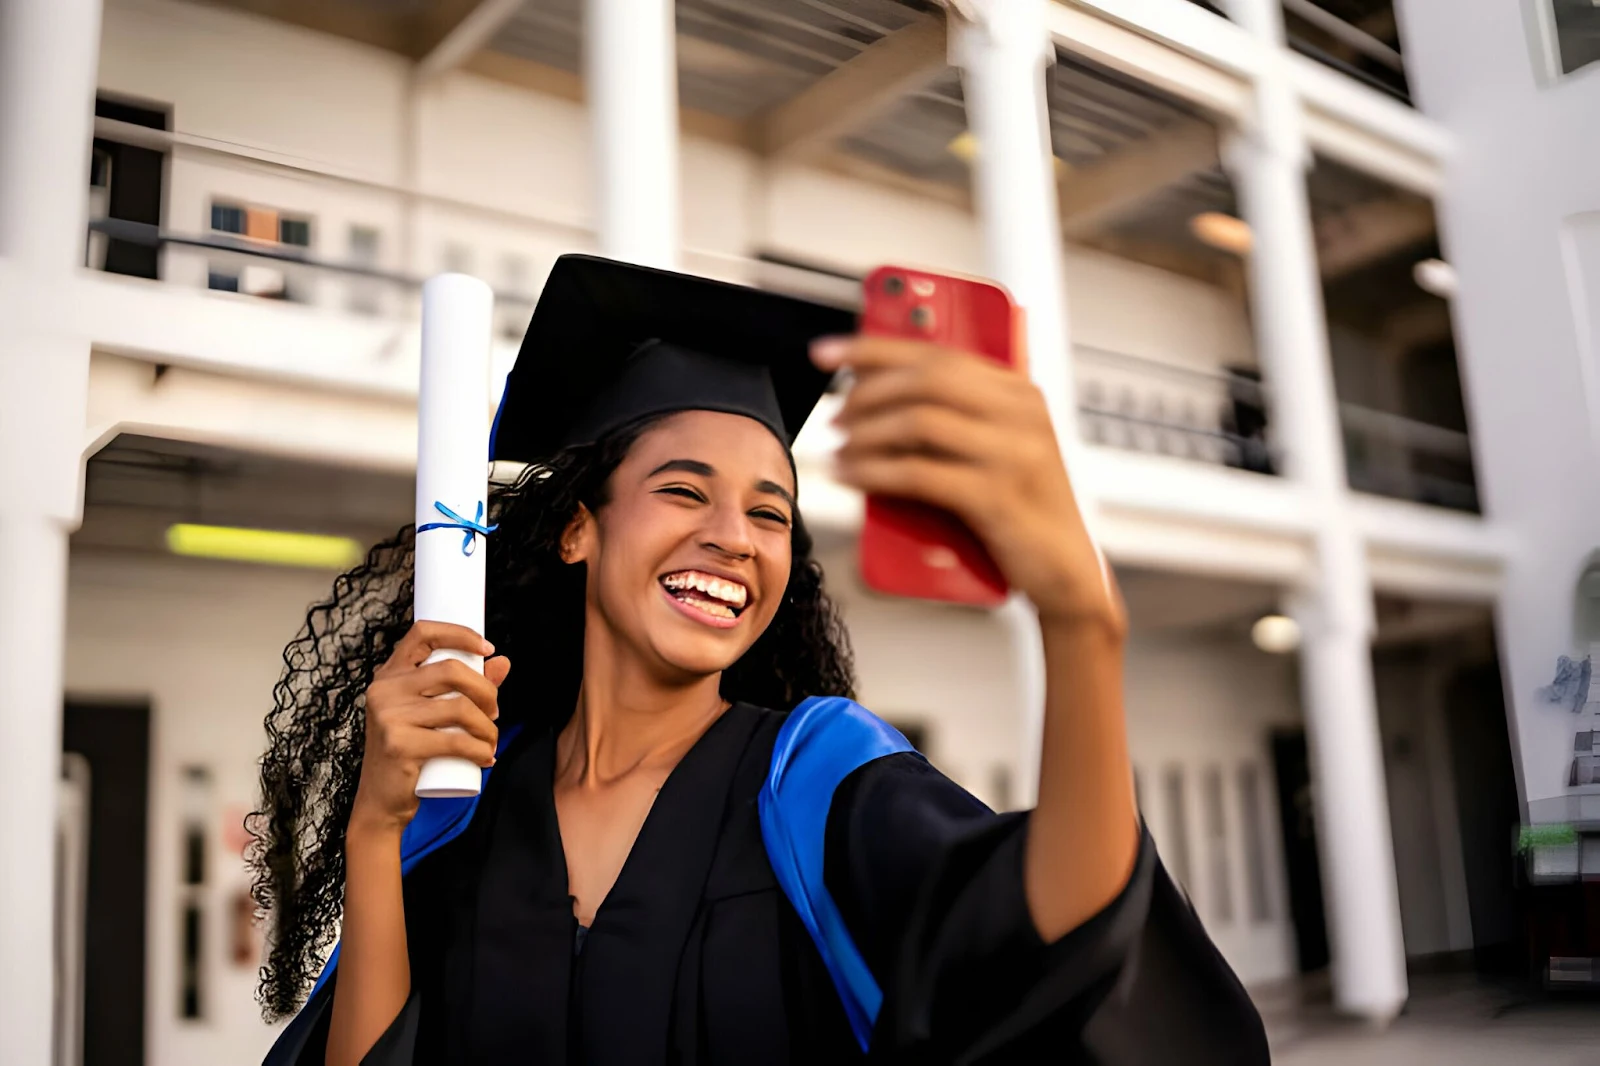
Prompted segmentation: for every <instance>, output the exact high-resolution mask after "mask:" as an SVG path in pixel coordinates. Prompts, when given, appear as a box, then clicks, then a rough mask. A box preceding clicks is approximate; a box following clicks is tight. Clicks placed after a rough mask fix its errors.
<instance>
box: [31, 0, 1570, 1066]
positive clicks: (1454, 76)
mask: <svg viewBox="0 0 1600 1066" xmlns="http://www.w3.org/2000/svg"><path fill="white" fill-rule="evenodd" d="M0 12H3V13H4V14H3V21H0V312H3V315H0V322H3V323H4V325H3V327H0V974H3V975H4V980H5V986H4V990H3V994H0V1048H3V1049H4V1052H3V1054H0V1058H3V1059H4V1060H5V1061H6V1062H8V1063H18V1064H21V1063H35V1062H40V1063H42V1062H46V1061H51V1055H52V1052H51V1050H50V1049H51V1047H52V1039H53V1038H52V1035H51V1034H52V1032H55V1033H58V1034H60V1035H59V1040H58V1042H57V1049H56V1052H55V1054H58V1055H59V1057H58V1058H57V1059H55V1061H59V1062H62V1063H74V1064H75V1063H78V1062H84V1063H109V1062H138V1061H145V1062H150V1063H162V1064H169V1063H170V1064H182V1063H197V1064H198V1063H220V1062H243V1061H254V1060H256V1059H258V1058H259V1056H260V1054H261V1053H262V1052H263V1051H264V1049H265V1048H266V1046H267V1045H268V1044H269V1043H270V1040H271V1035H272V1034H271V1031H270V1030H269V1029H268V1028H267V1027H266V1026H264V1025H263V1024H262V1023H261V1021H260V1019H259V1016H258V1012H257V1008H256V1006H255V1004H254V1002H253V999H252V988H253V985H254V981H255V976H256V966H257V964H258V960H259V950H260V948H259V932H258V931H257V930H256V929H255V928H254V927H253V926H252V923H251V909H250V905H249V903H248V900H247V897H246V896H245V888H246V881H245V876H244V873H243V868H242V864H241V861H240V851H241V848H242V847H243V845H244V842H245V841H244V838H243V836H242V833H241V830H240V823H241V821H242V819H243V817H244V815H245V813H246V812H247V811H248V810H249V809H250V808H251V806H252V803H253V800H254V787H255V776H254V775H255V760H256V758H257V757H258V755H259V753H260V751H261V750H262V748H263V745H264V737H263V733H262V728H261V721H262V718H263V715H264V714H265V712H266V710H267V709H268V708H269V706H270V704H271V690H272V685H273V683H274V681H275V679H276V677H277V674H278V671H279V667H280V659H279V654H280V650H281V648H282V646H283V645H284V644H285V642H286V641H287V640H288V639H289V638H290V637H292V636H293V635H294V633H295V631H296V629H297V628H298V627H299V626H300V624H301V622H302V619H303V617H304V611H305V608H306V605H307V604H308V603H309V602H311V601H314V600H316V599H318V598H319V597H320V596H322V595H323V594H324V593H325V592H326V591H327V589H328V587H329V583H330V580H331V577H332V575H333V573H335V572H336V571H337V570H338V569H340V568H342V567H343V566H345V565H347V564H349V563H350V562H351V561H352V560H354V559H355V558H356V557H357V554H358V553H359V552H360V551H361V550H362V548H363V546H364V545H366V544H368V543H371V542H372V541H374V540H376V539H378V538H381V537H383V536H385V535H387V534H389V533H391V532H393V531H394V530H395V529H396V528H397V527H399V526H400V525H402V524H403V523H405V522H407V521H408V520H409V518H410V514H411V510H412V489H411V481H410V476H411V474H410V471H411V468H412V464H413V460H414V454H415V432H416V425H415V389H416V376H417V359H418V308H419V296H418V290H419V285H420V282H421V279H423V278H424V277H426V276H428V275H430V274H432V273H436V272H439V271H444V270H456V271H465V272H468V273H472V274H475V275H477V276H479V277H481V278H483V279H485V280H486V281H488V282H489V283H490V284H491V285H492V286H494V288H495V290H496V292H497V301H498V305H497V309H496V314H497V340H496V344H497V348H496V360H497V364H496V365H497V368H498V370H499V372H500V373H501V374H502V375H503V373H504V371H505V370H506V369H507V368H508V367H509V363H510V361H511V359H512V358H513V357H514V354H515V349H516V345H517V342H518V340H519V338H520V334H521V330H522V328H523V326H524V324H525V323H526V321H527V317H528V314H529V312H530V309H531V307H532V304H533V301H534V299H535V297H536V296H537V294H538V291H539V287H540V285H541V283H542V280H543V277H544V275H545V272H546V271H547V270H548V268H549V266H550V264H551V263H552V261H553V260H554V259H555V257H556V256H557V255H559V254H561V253H563V252H568V251H597V252H601V253H604V254H613V255H618V256H622V257H626V258H633V259H638V260H641V261H647V262H654V263H658V264H663V265H677V266H679V267H681V268H683V269H687V270H691V271H694V272H697V273H703V274H708V275H712V276H716V277H722V278H726V279H729V280H733V281H738V282H743V283H747V284H753V285H758V286H763V287H768V288H772V289H778V290H783V291H789V292H793V293H797V294H803V295H809V296H812V297H815V298H819V299H824V300H831V301H836V302H839V303H841V304H847V305H848V304H853V303H854V302H855V301H856V299H857V279H858V278H859V277H861V276H862V275H863V274H865V273H866V272H867V271H868V270H869V269H871V268H872V267H873V266H875V265H877V264H880V263H884V262H895V263H904V264H907V265H917V266H924V267H931V268H935V269H941V270H951V271H959V272H965V273H974V274H987V275H990V276H995V277H999V278H1000V279H1001V280H1003V281H1005V282H1006V283H1008V284H1009V285H1010V286H1011V287H1012V289H1013V291H1015V292H1017V294H1018V295H1019V297H1021V298H1022V299H1023V300H1024V302H1026V303H1028V304H1029V305H1030V309H1031V316H1032V317H1031V321H1032V322H1033V323H1034V332H1033V334H1032V337H1033V339H1034V341H1035V345H1034V351H1035V353H1036V354H1035V358H1034V372H1035V374H1036V376H1037V377H1038V378H1039V380H1040V384H1041V386H1042V387H1044V388H1045V390H1046V392H1047V394H1049V395H1050V396H1051V398H1052V400H1053V401H1054V402H1055V405H1056V414H1057V418H1058V420H1059V422H1060V424H1061V431H1062V434H1063V437H1064V440H1065V443H1066V445H1067V448H1068V453H1069V456H1070V459H1071V467H1072V473H1073V475H1074V478H1075V481H1076V483H1077V485H1078V486H1079V490H1080V492H1081V493H1082V494H1083V496H1084V497H1085V500H1086V501H1087V502H1088V503H1089V505H1090V506H1092V507H1093V509H1094V512H1095V515H1096V530H1097V533H1098V535H1099V537H1100V539H1101V541H1102V544H1103V546H1104V549H1105V551H1106V553H1107V555H1108V556H1109V557H1110V559H1111V561H1112V562H1113V564H1114V565H1115V567H1116V569H1117V573H1118V577H1119V579H1120V581H1121V584H1122V588H1123V590H1124V593H1125V595H1126V597H1127V599H1128V602H1129V607H1130V611H1131V615H1132V620H1133V629H1134V632H1133V638H1132V644H1131V648H1130V650H1129V655H1128V665H1127V677H1128V700H1129V720H1130V730H1131V734H1132V742H1133V753H1134V762H1135V766H1136V770H1137V774H1138V788H1139V794H1140V797H1141V804H1142V807H1143V811H1144V814H1145V817H1146V819H1147V821H1148V823H1149V825H1150V827H1151V829H1152V831H1153V833H1154V834H1155V837H1156V839H1157V841H1158V843H1159V844H1160V846H1161V848H1162V851H1163V853H1164V855H1165V858H1166V862H1167V864H1168V866H1169V868H1170V869H1171V870H1172V871H1173V872H1174V874H1175V875H1176V876H1177V877H1178V878H1179V879H1181V881H1182V882H1183V884H1184V886H1185V888H1186V890H1187V891H1188V893H1189V895H1190V896H1191V898H1192V899H1193V901H1194V904H1195V906H1196V907H1197V909H1198V911H1199V913H1200V914H1201V916H1202V917H1203V918H1204V920H1205V922H1206V924H1207V926H1208V928H1209V929H1210V930H1211V933H1212V935H1213V936H1214V937H1215V939H1216V941H1217V943H1218V945H1219V946H1220V948H1221V949H1222V951H1223V952H1224V954H1226V956H1227V957H1228V959H1229V960H1230V962H1231V963H1232V964H1233V966H1234V967H1235V969H1236V970H1237V971H1238V972H1239V974H1240V976H1241V977H1242V978H1243V979H1244V981H1245V982H1246V983H1247V984H1248V985H1250V986H1251V987H1252V988H1253V989H1262V990H1270V989H1272V988H1274V987H1279V988H1281V987H1284V983H1285V982H1292V981H1293V980H1294V979H1297V978H1298V975H1305V974H1316V973H1318V972H1320V971H1323V970H1326V969H1327V968H1328V967H1329V964H1330V960H1331V963H1332V979H1331V985H1330V988H1331V993H1330V994H1331V996H1332V999H1333V1002H1334V1004H1335V1005H1336V1006H1337V1007H1338V1008H1339V1009H1341V1010H1343V1011H1345V1012H1347V1013H1352V1014H1356V1015H1360V1016H1364V1017H1367V1018H1370V1019H1373V1020H1377V1021H1380V1022H1381V1021H1386V1020H1388V1019H1391V1018H1392V1017H1394V1015H1395V1014H1396V1012H1398V1011H1399V1010H1400V1009H1401V1007H1402V1005H1403V1004H1404V1003H1405V1001H1406V997H1407V975H1408V972H1409V973H1411V974H1417V973H1421V972H1424V971H1425V970H1427V969H1429V968H1434V967H1437V966H1438V965H1441V964H1448V965H1454V966H1457V967H1463V966H1464V967H1473V966H1475V967H1478V968H1480V969H1482V970H1484V971H1497V972H1506V973H1512V974H1519V975H1522V976H1524V977H1526V978H1527V979H1528V980H1529V981H1530V982H1532V984H1533V985H1534V986H1540V985H1542V986H1544V987H1550V988H1556V987H1566V986H1578V985H1584V984H1586V983H1592V982H1594V981H1596V980H1597V979H1600V963H1597V962H1596V961H1595V958H1596V956H1600V902H1597V894H1596V884H1595V879H1596V878H1600V836H1593V835H1589V834H1590V833H1591V832H1592V831H1600V769H1597V768H1596V759H1597V757H1600V744H1597V743H1596V741H1597V740H1600V717H1597V715H1600V688H1597V691H1596V695H1595V698H1594V701H1593V702H1591V700H1590V696H1589V693H1590V684H1589V679H1590V670H1591V658H1592V656H1594V655H1595V654H1596V652H1597V651H1600V479H1597V478H1596V477H1595V476H1594V471H1595V469H1596V460H1597V458H1600V452H1597V445H1600V191H1597V190H1600V139H1597V138H1596V137H1595V136H1594V131H1595V128H1596V127H1595V118H1594V116H1595V115H1597V114H1600V63H1597V62H1596V60H1600V8H1597V7H1595V6H1594V5H1593V4H1592V3H1591V2H1590V0H1520V2H1518V3H1488V2H1474V3H1463V2H1461V0H1401V2H1399V3H1392V2H1391V0H1281V4H1280V2H1279V0H1220V3H1219V4H1215V5H1214V4H1212V3H1208V2H1207V0H1194V2H1190V0H1137V2H1135V0H1066V2H1044V0H1038V2H1035V0H1026V2H1024V0H950V2H949V3H948V4H946V5H939V4H935V3H932V2H927V0H677V2H676V5H675V8H674V5H673V4H672V3H671V2H670V0H315V2H313V0H215V2H211V3H189V2H182V0H104V2H103V3H102V2H101V0H0ZM1046 60H1048V63H1046V62H1045V61H1046ZM1035 69H1037V71H1038V74H1037V76H1035V75H1034V73H1033V72H1034V70H1035ZM1018 71H1021V75H1020V76H1019V75H1018V74H1017V72H1018ZM1041 129H1047V130H1048V149H1049V150H1048V152H1047V151H1046V150H1045V138H1044V137H1043V136H1035V135H1036V134H1037V133H1038V132H1039V131H1040V130H1041ZM85 178H87V183H85V180H84V179H85ZM1041 337H1042V338H1044V340H1045V341H1046V342H1048V343H1047V345H1046V346H1043V347H1041V346H1040V345H1039V344H1038V341H1039V340H1040V338H1041ZM1039 353H1042V354H1039ZM574 357H581V353H574ZM817 421H818V425H817V426H816V427H814V428H813V429H810V430H808V431H807V434H806V435H805V436H804V437H803V438H802V442H801V444H800V446H799V447H798V449H797V450H798V458H799V463H800V469H801V480H802V505H803V507H804V510H805V513H806V514H807V516H808V520H809V522H810V524H811V525H812V526H813V527H814V529H815V530H816V532H817V534H818V537H819V540H820V542H821V544H822V546H823V553H824V559H825V561H826V562H827V564H828V571H829V577H830V582H831V584H832V586H833V588H834V589H835V591H836V593H837V595H838V596H839V598H840V599H841V600H842V602H843V603H844V606H845V609H846V612H847V615H848V620H849V622H850V625H851V630H852V634H853V636H854V639H855V642H856V646H857V649H858V654H859V661H860V668H861V674H862V697H863V700H864V702H866V703H867V704H868V705H870V706H871V707H873V708H874V709H875V710H877V711H878V712H879V713H880V714H883V715H884V716H886V717H888V718H890V719H891V720H894V721H895V722H897V723H898V724H901V725H903V726H904V727H905V728H906V729H907V731H908V732H912V733H914V734H915V736H916V737H917V738H918V739H919V741H920V745H921V746H922V747H923V749H924V750H925V751H926V752H927V753H928V754H929V755H930V756H931V758H932V759H933V760H934V761H935V762H936V763H937V764H939V765H940V766H941V767H943V768H944V769H945V770H946V771H947V772H948V773H949V774H950V775H951V776H953V777H954V778H956V779H957V780H958V781H960V782H961V783H963V784H964V785H965V786H966V787H968V788H969V789H971V790H972V791H973V792H975V793H976V794H978V795H979V796H980V797H982V798H983V799H985V800H986V801H988V802H989V803H990V804H992V805H994V806H996V807H1001V808H1004V807H1014V806H1021V805H1025V804H1026V803H1028V802H1029V798H1030V794H1031V789H1032V782H1031V777H1032V765H1033V759H1034V727H1035V726H1036V718H1035V716H1034V715H1032V714H1030V713H1029V711H1028V707H1029V706H1030V703H1031V696H1030V694H1031V695H1032V696H1036V694H1037V669H1038V666H1037V663H1035V662H1033V661H1032V659H1031V657H1030V656H1029V655H1028V654H1027V639H1026V638H1027V630H1026V627H1025V626H1019V625H1018V624H1016V616H1014V615H1009V614H1006V613H1001V614H999V615H990V614H984V613H977V612H972V611H966V610H959V609H952V608H942V607H933V606H928V605H924V604H916V603H907V602H893V601H888V600H885V599H881V598H877V597H875V596H873V595H871V594H869V593H867V592H866V591H864V590H863V589H861V588H860V587H859V585H858V584H857V582H856V580H855V576H854V567H853V562H852V558H851V553H852V549H853V540H854V532H855V530H856V528H857V525H858V522H859V516H860V501H859V500H858V499H856V498H854V497H853V496H852V495H851V494H850V493H848V492H846V491H845V490H843V489H842V488H840V487H839V486H837V485H834V484H831V483H830V482H828V481H827V479H826V476H825V473H824V460H825V458H826V455H827V451H828V448H829V443H830V442H829V440H828V438H827V433H826V431H825V428H824V427H823V426H822V425H821V423H822V422H823V419H821V418H819V419H818V420H817ZM241 531H270V532H271V533H274V534H282V535H281V536H273V537H268V536H263V535H259V534H256V535H251V534H249V533H247V532H241ZM304 535H314V536H313V537H307V536H304ZM62 633H64V634H65V638H64V639H65V643H64V646H63V644H62V643H61V634H62ZM62 662H64V667H62V666H58V665H57V664H58V663H62ZM62 752H66V753H68V755H67V757H66V760H65V763H64V764H63V763H62V761H61V758H60V755H61V753H62ZM58 767H64V768H62V769H59V770H58ZM58 777H59V782H58ZM52 869H54V870H55V871H56V875H55V877H53V878H52V877H50V876H47V873H48V872H49V871H51V870H52ZM48 959H54V960H55V964H54V967H53V968H52V967H51V966H49V965H46V964H45V960H48ZM1441 960H1443V963H1441ZM1293 987H1300V986H1298V985H1296V986H1293ZM1263 994H1264V995H1265V994H1266V993H1265V992H1264V993H1263ZM141 1055H142V1058H141V1057H140V1056H141Z"/></svg>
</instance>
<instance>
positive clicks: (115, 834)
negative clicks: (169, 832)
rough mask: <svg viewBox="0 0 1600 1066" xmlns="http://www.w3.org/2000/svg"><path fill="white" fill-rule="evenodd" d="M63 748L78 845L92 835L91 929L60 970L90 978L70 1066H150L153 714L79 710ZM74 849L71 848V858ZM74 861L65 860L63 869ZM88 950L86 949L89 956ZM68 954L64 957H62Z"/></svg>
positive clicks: (87, 900) (72, 943)
mask: <svg viewBox="0 0 1600 1066" xmlns="http://www.w3.org/2000/svg"><path fill="white" fill-rule="evenodd" d="M62 749H63V751H64V753H65V754H66V756H67V765H68V767H69V773H68V775H67V776H66V778H65V781H66V787H67V788H68V789H69V790H70V791H69V794H70V795H74V796H79V797H83V798H84V799H85V802H83V803H82V804H81V807H80V810H81V811H84V812H86V813H87V818H81V817H80V818H79V819H78V821H77V823H76V825H77V826H78V827H79V828H78V829H77V830H76V831H69V832H67V833H65V834H64V839H63V843H64V844H65V845H68V847H70V846H71V845H73V844H75V843H77V842H79V841H81V840H82V838H83V837H85V836H86V837H87V846H86V847H81V846H80V847H79V848H78V849H77V853H78V854H80V855H86V857H87V862H86V863H83V864H82V866H85V867H86V870H84V871H83V872H84V873H85V874H86V876H84V877H82V879H81V880H82V886H83V888H82V892H81V900H82V903H81V911H80V913H81V914H82V917H83V925H82V928H81V930H73V931H71V932H72V933H77V934H78V935H76V936H74V935H70V934H69V935H64V936H63V937H61V943H62V945H64V946H65V948H66V950H71V951H75V952H76V957H74V958H70V959H62V960H58V962H60V965H58V967H57V970H58V972H61V973H64V974H72V973H77V974H81V985H79V986H78V987H81V999H79V1000H78V1006H79V1009H77V1010H75V1011H72V1012H71V1014H75V1015H76V1016H77V1017H78V1018H79V1019H80V1020H81V1026H82V1028H81V1031H80V1032H78V1033H76V1034H71V1035H70V1036H69V1037H67V1038H66V1039H64V1040H63V1041H62V1043H63V1045H64V1046H68V1047H71V1046H74V1045H75V1046H76V1047H77V1048H79V1049H81V1056H80V1057H78V1058H77V1059H76V1060H75V1061H73V1062H70V1063H66V1064H65V1066H142V1064H143V1062H144V1017H145V885H146V881H147V878H146V841H147V839H148V835H149V824H148V822H149V815H148V809H149V795H150V708H149V706H148V705H145V704H126V703H123V704H116V703H69V704H67V709H66V717H65V721H64V723H63V733H62ZM68 847H64V848H63V849H62V850H63V852H64V853H66V852H67V851H68ZM70 865H71V860H70V859H67V858H66V857H65V855H64V862H63V866H64V867H65V866H70ZM80 946H81V950H80ZM58 950H60V949H58Z"/></svg>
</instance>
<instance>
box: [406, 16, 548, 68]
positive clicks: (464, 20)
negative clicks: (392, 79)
mask: <svg viewBox="0 0 1600 1066" xmlns="http://www.w3.org/2000/svg"><path fill="white" fill-rule="evenodd" d="M522 5H523V0H477V2H476V3H474V4H473V5H472V6H471V7H470V8H468V9H467V10H466V11H465V12H464V13H462V14H461V16H460V17H459V18H458V19H456V20H455V21H454V22H453V23H450V24H447V25H435V26H434V27H433V28H432V29H431V31H424V37H423V39H422V40H421V41H420V42H419V53H420V55H421V58H420V59H418V60H417V72H416V73H417V79H418V80H419V81H428V80H429V79H432V78H437V77H438V76H439V75H441V74H446V73H449V72H450V71H452V70H455V69H456V68H457V67H459V66H461V64H463V63H465V62H466V61H467V60H468V59H470V58H472V57H473V56H474V55H476V54H477V53H478V52H479V51H481V50H482V49H484V48H487V47H488V45H489V42H490V41H492V40H493V39H494V37H495V34H497V33H499V32H500V30H501V28H502V27H503V26H505V24H506V23H508V22H510V21H511V18H512V16H514V15H515V14H516V13H517V12H518V11H520V10H521V9H522ZM440 21H443V20H442V19H441V20H440Z"/></svg>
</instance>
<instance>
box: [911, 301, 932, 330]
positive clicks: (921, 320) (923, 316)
mask: <svg viewBox="0 0 1600 1066" xmlns="http://www.w3.org/2000/svg"><path fill="white" fill-rule="evenodd" d="M911 324H912V325H913V326H915V327H917V328H918V329H932V328H933V308H931V307H929V306H928V305H927V304H918V305H917V306H915V307H913V308H912V309H911Z"/></svg>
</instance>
